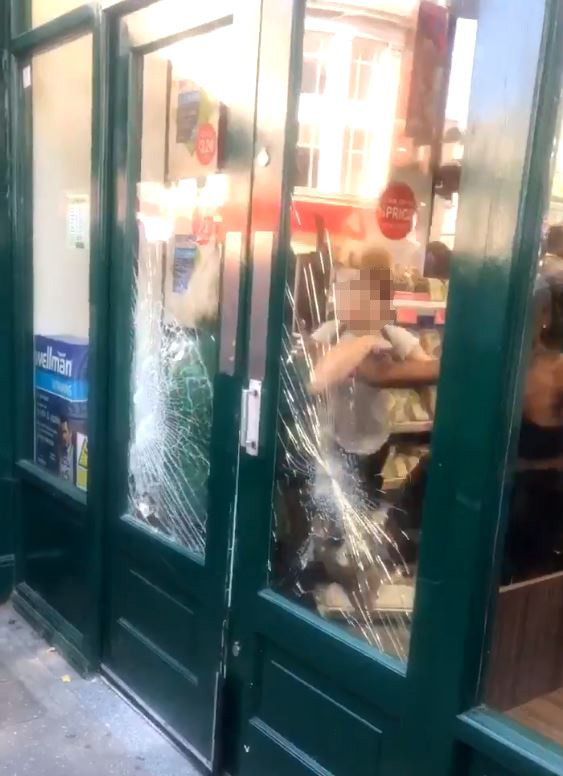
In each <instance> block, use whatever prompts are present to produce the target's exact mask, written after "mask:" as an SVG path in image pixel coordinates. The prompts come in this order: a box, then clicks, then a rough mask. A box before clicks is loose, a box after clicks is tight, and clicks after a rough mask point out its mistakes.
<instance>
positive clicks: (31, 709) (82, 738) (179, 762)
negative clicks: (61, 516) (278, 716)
mask: <svg viewBox="0 0 563 776" xmlns="http://www.w3.org/2000/svg"><path fill="white" fill-rule="evenodd" d="M199 773H200V772H199V771H197V770H196V769H195V768H194V767H193V766H192V764H191V763H190V761H189V760H188V759H186V757H185V756H184V755H183V754H181V753H180V752H179V751H178V750H177V749H176V748H175V747H174V746H173V744H171V743H170V742H169V741H168V739H166V738H165V737H164V736H163V735H161V733H159V732H158V731H157V730H156V729H155V728H154V727H153V726H152V725H151V724H150V723H149V722H148V721H147V720H145V719H144V717H143V716H142V715H141V714H139V712H137V711H136V710H135V709H134V708H133V707H132V706H130V705H129V704H128V703H127V702H126V701H125V700H123V699H122V698H121V697H120V696H119V695H118V694H117V693H116V692H115V691H114V690H112V689H111V687H109V686H108V685H107V684H106V682H105V681H104V680H103V679H102V678H101V677H100V676H95V677H93V678H91V679H82V678H81V677H80V676H79V675H78V674H77V673H76V671H74V670H73V669H72V668H71V667H70V666H69V665H68V663H66V662H65V660H64V659H63V658H62V657H61V655H59V654H58V653H57V652H56V650H55V649H54V648H52V647H49V645H48V644H46V642H45V641H43V639H41V638H40V637H39V636H38V635H37V634H36V633H35V632H34V631H33V630H32V628H31V627H30V626H29V625H28V624H27V623H26V622H25V621H24V620H23V619H22V618H21V617H20V616H19V615H18V614H17V613H16V612H15V611H14V609H13V608H12V606H11V605H10V604H4V605H2V606H0V776H59V775H60V776H66V775H67V774H69V776H70V775H71V774H72V776H152V775H154V776H157V774H158V776H198V774H199Z"/></svg>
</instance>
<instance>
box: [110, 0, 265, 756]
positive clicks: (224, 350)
mask: <svg viewBox="0 0 563 776" xmlns="http://www.w3.org/2000/svg"><path fill="white" fill-rule="evenodd" d="M173 6H174V13H170V10H171V8H170V3H169V2H167V0H162V2H157V3H154V4H152V5H150V6H149V7H147V8H143V9H140V10H137V11H135V12H133V13H130V14H129V15H126V16H124V17H123V18H122V19H120V20H119V40H118V49H119V56H118V61H117V63H116V64H117V69H116V72H117V74H118V79H119V83H118V86H117V90H116V97H115V111H116V136H115V139H116V142H115V153H116V161H117V163H116V183H115V192H116V197H117V201H116V213H117V221H116V225H115V229H114V233H113V246H112V247H113V257H114V267H115V272H114V274H113V277H112V284H111V294H112V309H113V311H114V318H113V347H112V353H113V357H114V358H115V361H114V364H113V369H112V372H113V375H114V378H115V379H114V380H113V382H112V383H111V410H110V412H111V417H112V420H111V424H110V425H111V428H112V429H113V431H112V436H113V442H112V449H113V450H114V454H115V461H114V465H113V466H112V472H111V473H110V492H111V493H112V494H114V496H115V497H114V498H113V497H112V499H113V502H114V503H113V505H112V518H111V527H110V541H109V545H108V546H109V549H110V564H111V573H110V580H111V581H110V585H109V602H108V603H109V606H108V612H109V620H108V625H107V630H106V637H105V648H104V658H103V660H104V668H105V671H106V672H107V674H108V675H109V676H110V677H111V678H112V679H113V680H114V681H115V682H116V683H117V684H118V685H119V686H120V687H121V688H122V689H123V690H124V691H125V692H126V693H127V694H129V695H131V696H133V697H134V698H136V699H137V700H138V701H139V702H140V704H141V705H142V706H143V707H144V708H145V709H146V710H148V711H149V713H150V714H151V715H152V716H154V717H155V718H156V719H157V720H158V721H159V723H161V724H162V725H163V726H164V727H165V728H166V729H167V730H168V731H169V732H170V733H171V734H172V735H173V736H174V737H176V738H177V739H179V740H180V742H181V743H182V744H184V745H185V746H187V747H188V748H189V749H191V750H192V751H193V752H194V753H195V754H196V755H197V756H198V757H199V758H200V759H201V760H203V761H204V762H205V763H206V764H207V765H208V766H210V765H212V764H213V762H214V758H215V752H216V751H217V749H216V743H217V734H216V732H217V731H216V720H217V719H218V716H219V715H218V710H219V709H218V707H219V705H220V698H221V693H222V683H223V671H224V666H223V653H224V641H225V637H226V621H227V614H226V613H227V607H228V596H229V593H228V584H227V580H228V567H229V547H230V544H231V540H232V529H231V519H232V516H233V513H234V504H235V485H236V467H237V457H238V449H239V444H238V415H239V408H240V381H239V380H238V379H237V373H238V370H239V366H238V365H239V361H240V358H241V355H242V353H241V349H240V347H239V343H240V336H239V332H240V331H241V330H242V327H241V325H240V323H241V322H242V315H239V298H242V296H243V294H244V287H245V283H244V281H245V276H244V271H245V266H246V240H247V222H248V213H249V205H250V182H251V166H252V142H253V131H254V91H255V84H256V67H257V40H258V36H257V31H258V25H259V18H260V15H259V3H255V2H249V3H246V2H245V3H230V2H220V1H218V2H212V3H208V4H205V5H204V6H202V5H200V4H197V3H196V4H194V3H186V4H182V3H174V4H173Z"/></svg>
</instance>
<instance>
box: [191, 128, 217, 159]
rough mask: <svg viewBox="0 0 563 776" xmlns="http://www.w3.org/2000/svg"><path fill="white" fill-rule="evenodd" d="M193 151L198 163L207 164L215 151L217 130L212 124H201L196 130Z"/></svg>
mask: <svg viewBox="0 0 563 776" xmlns="http://www.w3.org/2000/svg"><path fill="white" fill-rule="evenodd" d="M195 153H196V156H197V158H198V161H199V163H200V164H209V163H210V162H211V161H212V160H213V158H214V157H215V154H216V153H217V132H216V131H215V127H214V126H213V125H212V124H202V125H201V127H200V128H199V129H198V131H197V137H196V141H195Z"/></svg>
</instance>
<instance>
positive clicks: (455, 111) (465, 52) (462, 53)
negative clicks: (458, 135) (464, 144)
mask: <svg viewBox="0 0 563 776" xmlns="http://www.w3.org/2000/svg"><path fill="white" fill-rule="evenodd" d="M476 37H477V21H476V20H475V19H459V20H458V22H457V26H456V31H455V39H454V50H453V55H452V69H451V74H450V85H449V89H448V101H447V104H446V119H448V120H449V121H455V123H456V124H457V125H458V127H459V128H460V129H461V130H465V129H466V127H467V114H468V110H469V93H470V91H471V76H472V73H473V56H474V53H475V39H476Z"/></svg>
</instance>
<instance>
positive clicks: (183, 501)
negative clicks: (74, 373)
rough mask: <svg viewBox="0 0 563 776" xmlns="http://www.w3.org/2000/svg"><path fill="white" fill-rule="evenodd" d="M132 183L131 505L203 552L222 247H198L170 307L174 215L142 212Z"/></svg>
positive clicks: (157, 526) (153, 524)
mask: <svg viewBox="0 0 563 776" xmlns="http://www.w3.org/2000/svg"><path fill="white" fill-rule="evenodd" d="M139 188H140V201H141V214H140V216H139V259H138V271H137V278H136V288H135V299H134V310H135V312H134V320H133V323H134V332H133V341H134V357H133V373H132V386H131V391H132V403H131V440H130V447H129V510H130V514H131V515H132V516H134V517H135V518H136V519H138V520H140V521H142V522H143V523H145V524H146V525H147V526H149V527H150V528H152V529H154V530H156V531H159V532H162V533H163V534H165V535H167V536H168V537H170V538H171V539H173V540H174V541H176V542H178V543H180V544H182V545H183V546H184V547H186V548H187V549H189V550H191V551H192V552H195V553H199V554H204V552H205V538H206V520H207V498H208V496H207V491H208V479H209V468H210V462H209V445H210V439H211V425H212V410H213V379H214V375H215V372H216V359H217V318H218V296H219V286H218V283H219V266H220V253H219V246H218V245H210V246H206V247H205V250H204V252H205V256H204V257H203V258H202V256H201V255H199V257H198V259H197V262H196V269H195V270H194V271H193V273H192V275H191V278H190V282H189V286H192V288H190V287H189V286H188V290H187V293H186V294H185V296H184V297H182V306H181V307H179V306H178V302H177V301H176V306H172V304H170V303H169V302H168V301H167V297H166V290H167V283H166V280H165V278H166V277H167V276H169V275H170V273H171V272H173V269H171V268H170V266H168V267H167V265H169V264H170V261H169V259H168V257H169V256H170V255H171V254H172V253H173V250H174V239H175V237H174V234H173V231H174V229H173V226H172V225H171V224H173V220H174V219H173V216H172V221H171V223H167V221H166V219H165V218H161V217H158V218H157V219H155V218H154V217H148V218H147V217H143V214H142V210H143V204H142V196H143V184H141V186H140V187H139ZM145 193H146V192H145ZM151 196H152V198H153V199H154V192H149V199H150V197H151ZM198 253H201V251H199V249H198ZM204 262H205V269H204ZM198 266H199V269H198ZM170 282H173V281H170Z"/></svg>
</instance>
